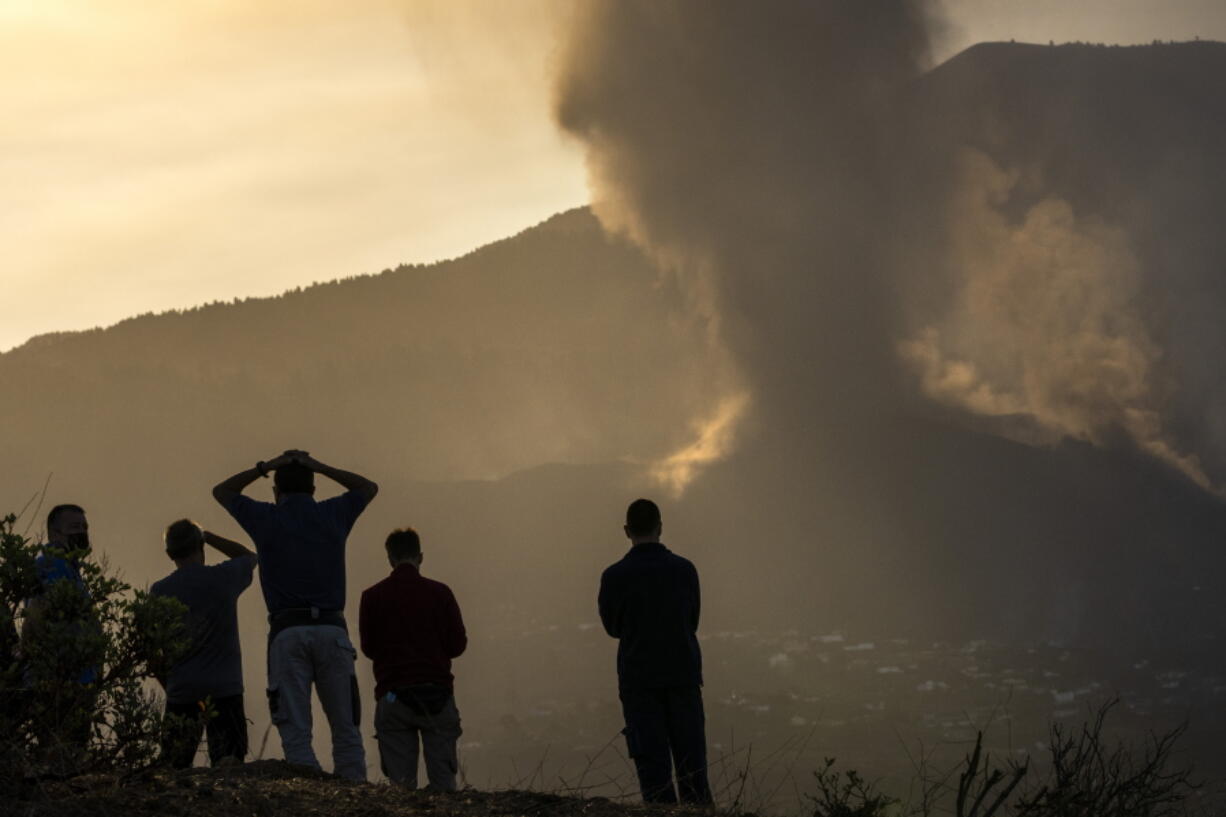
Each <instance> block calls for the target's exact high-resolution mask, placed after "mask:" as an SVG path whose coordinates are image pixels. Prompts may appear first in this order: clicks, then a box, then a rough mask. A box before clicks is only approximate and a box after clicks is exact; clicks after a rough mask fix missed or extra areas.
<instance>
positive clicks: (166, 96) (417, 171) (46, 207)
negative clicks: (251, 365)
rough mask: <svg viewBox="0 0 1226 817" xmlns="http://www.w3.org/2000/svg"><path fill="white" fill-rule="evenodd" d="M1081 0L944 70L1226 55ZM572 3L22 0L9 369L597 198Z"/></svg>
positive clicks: (1184, 33) (1171, 7) (959, 14)
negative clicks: (1120, 52) (1109, 56)
mask: <svg viewBox="0 0 1226 817" xmlns="http://www.w3.org/2000/svg"><path fill="white" fill-rule="evenodd" d="M1068 5H1069V4H1065V3H1058V2H1053V0H1036V2H1030V3H1019V2H1016V0H947V1H946V3H945V10H946V14H947V17H948V19H949V24H948V25H947V26H946V27H945V30H944V32H943V34H942V37H941V40H940V41H939V43H938V53H937V55H936V56H937V58H938V59H939V58H943V57H945V56H948V55H949V54H951V53H953V52H955V51H957V50H959V49H960V48H962V47H964V46H965V45H968V44H970V43H973V42H976V41H980V40H986V39H1008V38H1010V37H1016V38H1017V39H1019V40H1038V41H1046V40H1047V39H1056V40H1058V41H1062V40H1073V39H1089V40H1094V41H1106V42H1146V41H1148V40H1150V39H1153V38H1155V37H1159V38H1165V39H1191V38H1193V37H1195V36H1201V37H1202V38H1206V39H1210V38H1212V39H1226V10H1223V9H1222V8H1221V6H1222V4H1221V3H1219V2H1216V0H1179V1H1178V2H1167V3H1156V2H1152V0H1118V1H1117V2H1110V3H1108V2H1107V0H1094V1H1093V2H1089V1H1087V2H1085V3H1080V4H1076V6H1075V8H1073V9H1072V10H1070V9H1069V8H1067V6H1068ZM1108 6H1110V7H1111V13H1110V14H1104V13H1103V11H1104V9H1106V8H1107V7H1108ZM568 8H569V4H568V3H566V2H563V1H562V0H516V2H515V3H501V2H495V0H484V1H482V0H351V2H347V3H344V4H341V3H336V2H326V1H325V0H297V2H288V1H287V0H265V1H264V2H259V3H250V2H240V1H239V0H207V1H206V0H183V2H179V3H173V4H161V3H153V2H147V0H107V2H102V0H0V98H3V99H4V100H5V107H6V111H5V116H4V117H3V121H2V122H0V179H2V180H3V184H0V207H2V208H3V213H4V218H3V219H0V245H2V246H4V248H5V250H6V252H5V254H4V258H5V263H4V266H3V268H2V270H3V271H2V272H0V292H3V295H4V304H5V307H6V309H5V312H6V314H5V319H4V321H3V322H0V351H3V350H7V349H9V348H12V347H14V346H16V345H19V344H21V343H23V342H24V341H25V340H27V339H28V338H30V337H31V336H33V335H36V334H40V333H44V332H49V331H59V330H71V329H83V328H88V327H92V326H98V325H107V324H110V323H114V322H115V321H118V320H121V319H123V318H125V317H128V316H131V315H135V314H141V313H145V312H150V311H162V310H166V309H172V308H179V307H187V306H192V305H196V304H200V303H204V302H208V301H213V300H229V299H231V298H234V297H245V296H255V295H271V294H275V293H278V292H281V291H284V290H285V289H288V288H292V287H295V286H301V285H307V284H310V283H312V282H314V281H324V280H331V279H335V278H340V277H346V276H350V275H357V274H363V273H372V272H378V271H379V270H381V269H383V268H386V267H390V266H395V265H396V264H398V263H401V262H407V263H412V262H429V261H434V260H439V259H443V258H448V257H453V256H456V255H461V254H463V253H464V252H466V251H468V250H470V249H473V248H474V247H476V246H479V245H481V244H482V243H486V242H488V241H491V240H495V239H498V238H501V237H504V236H507V235H510V234H513V233H515V232H518V231H519V230H521V229H523V228H525V227H528V226H530V225H532V224H534V223H536V222H538V221H540V220H542V219H544V218H547V217H548V216H550V215H551V214H553V213H556V212H558V211H560V210H563V209H566V208H569V207H573V206H576V205H579V204H583V203H585V202H586V201H587V198H588V193H587V187H586V181H585V170H584V165H583V156H582V153H581V151H580V148H579V146H578V145H576V144H574V143H572V142H570V141H568V140H567V139H566V138H565V137H563V136H562V135H561V134H560V133H559V131H558V130H557V128H556V127H555V125H554V124H553V122H552V120H551V116H550V95H551V79H550V70H551V65H552V61H553V58H554V57H555V54H556V51H555V49H556V43H557V34H558V30H559V27H560V26H562V25H565V22H566V18H567V14H568Z"/></svg>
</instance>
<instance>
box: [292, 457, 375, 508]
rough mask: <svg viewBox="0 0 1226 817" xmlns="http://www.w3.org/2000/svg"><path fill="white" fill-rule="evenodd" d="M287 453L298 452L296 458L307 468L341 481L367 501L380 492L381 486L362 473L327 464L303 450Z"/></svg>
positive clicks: (345, 487) (347, 488) (337, 481)
mask: <svg viewBox="0 0 1226 817" xmlns="http://www.w3.org/2000/svg"><path fill="white" fill-rule="evenodd" d="M286 453H287V454H297V455H298V456H296V457H295V460H296V461H298V462H301V463H302V464H303V465H305V466H306V467H307V468H310V469H311V470H312V471H314V472H315V473H317V474H323V475H324V476H325V477H327V478H328V479H330V480H332V481H333V482H336V483H339V484H340V486H341V487H342V488H344V489H345V490H347V491H354V492H356V493H359V494H362V495H363V496H364V497H366V501H367V502H370V500H372V499H374V498H375V494H377V493H379V486H378V485H377V484H376V483H374V482H373V481H371V480H369V479H367V478H366V477H364V476H362V475H361V474H355V473H353V472H352V471H342V470H341V469H339V468H333V467H332V466H331V465H325V464H324V463H322V462H320V461H319V460H317V459H315V458H314V457H312V456H310V455H308V454H305V453H303V452H286Z"/></svg>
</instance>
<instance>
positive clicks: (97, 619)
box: [0, 515, 188, 791]
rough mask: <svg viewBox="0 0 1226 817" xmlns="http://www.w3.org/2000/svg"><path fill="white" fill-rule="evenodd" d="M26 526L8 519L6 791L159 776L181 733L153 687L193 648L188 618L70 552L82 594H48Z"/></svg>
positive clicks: (1, 685) (64, 588) (0, 536)
mask: <svg viewBox="0 0 1226 817" xmlns="http://www.w3.org/2000/svg"><path fill="white" fill-rule="evenodd" d="M15 523H16V517H14V516H11V515H10V516H7V517H5V518H4V519H3V520H0V791H5V790H7V791H11V790H13V789H14V788H16V787H19V786H21V785H22V784H23V783H28V782H29V781H31V780H37V779H38V778H41V777H47V776H57V777H63V776H71V775H75V774H81V773H85V772H107V771H119V772H123V773H126V772H131V771H135V770H140V769H143V768H145V767H147V766H149V765H150V764H152V763H154V762H156V760H157V756H158V752H159V745H160V743H161V740H162V737H163V735H164V733H165V730H166V729H167V728H168V726H169V725H170V724H169V722H168V721H167V719H166V718H164V716H163V714H162V706H161V702H160V696H158V695H157V694H156V693H155V692H154V691H153V690H151V689H150V684H149V681H148V679H149V678H150V677H151V676H154V675H158V674H161V673H162V672H164V671H165V669H166V668H167V667H169V666H171V665H172V664H173V662H174V661H175V660H177V659H178V658H179V657H180V656H181V655H182V653H183V651H184V650H185V649H186V648H187V644H188V638H187V633H186V623H185V622H186V619H185V613H186V608H185V607H184V606H183V605H182V604H181V603H180V602H178V601H176V600H174V599H167V598H161V597H155V596H150V595H149V594H148V593H145V592H143V591H141V590H133V589H132V588H131V587H129V586H128V585H127V584H125V583H124V582H122V581H120V580H119V579H118V578H117V577H115V576H113V575H110V574H109V573H108V571H107V570H106V568H105V566H104V565H100V564H98V563H97V562H95V561H93V560H92V559H91V558H90V557H89V556H88V554H69V556H70V557H72V558H74V559H75V560H76V562H77V564H78V567H79V571H80V575H81V579H82V586H78V585H77V584H76V583H75V582H72V581H65V580H61V581H55V582H52V583H51V584H50V585H49V586H48V587H47V588H45V589H44V588H43V587H42V583H41V581H40V579H39V573H38V567H37V563H36V559H37V556H38V552H39V548H38V546H37V545H35V544H33V543H32V542H30V541H28V540H27V539H26V538H25V537H23V536H21V535H20V534H18V533H17V532H16V530H15V528H14V525H15ZM38 596H41V599H40V601H39V603H38V605H37V610H36V611H35V610H34V609H33V608H32V607H31V606H30V604H29V603H28V600H29V599H32V598H35V597H38Z"/></svg>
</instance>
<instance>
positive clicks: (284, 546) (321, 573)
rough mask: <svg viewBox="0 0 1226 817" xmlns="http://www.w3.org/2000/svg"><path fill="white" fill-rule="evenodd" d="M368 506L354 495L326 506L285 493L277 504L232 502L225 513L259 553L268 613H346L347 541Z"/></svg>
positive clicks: (240, 498) (327, 502)
mask: <svg viewBox="0 0 1226 817" xmlns="http://www.w3.org/2000/svg"><path fill="white" fill-rule="evenodd" d="M365 507H366V500H365V498H363V497H362V496H361V495H360V494H357V493H355V492H353V491H348V492H346V493H343V494H341V495H340V496H335V497H332V498H331V499H325V500H323V501H316V499H315V497H313V496H311V495H310V494H307V493H287V494H285V495H284V496H282V497H281V498H280V501H278V502H261V501H259V500H256V499H252V498H250V497H247V496H243V495H242V494H239V495H238V496H236V497H234V498H233V499H232V500H231V502H230V503H229V504H228V505H227V506H226V510H228V511H230V513H231V515H232V516H233V517H234V519H235V520H236V521H237V522H238V523H239V524H240V525H241V526H242V527H243V529H244V530H245V531H247V533H248V535H250V536H251V540H252V541H253V542H254V543H255V545H256V551H257V552H258V553H259V557H260V568H261V570H260V588H261V590H262V591H263V594H264V601H265V603H266V604H267V605H268V609H269V611H280V610H295V609H310V608H312V607H314V608H316V609H318V610H331V611H335V610H342V609H344V606H345V597H344V592H343V588H344V586H345V542H346V539H347V538H348V536H349V532H350V530H351V529H352V528H353V524H354V522H355V521H357V518H358V516H359V515H360V514H361V513H362V510H363V509H364V508H365Z"/></svg>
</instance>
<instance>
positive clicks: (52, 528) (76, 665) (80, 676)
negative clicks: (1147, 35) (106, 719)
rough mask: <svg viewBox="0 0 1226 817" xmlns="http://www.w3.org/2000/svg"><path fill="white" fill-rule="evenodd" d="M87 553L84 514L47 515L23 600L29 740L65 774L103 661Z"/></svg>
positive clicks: (85, 729) (82, 738) (83, 739)
mask: <svg viewBox="0 0 1226 817" xmlns="http://www.w3.org/2000/svg"><path fill="white" fill-rule="evenodd" d="M89 552H90V542H89V522H88V520H86V518H85V510H84V509H83V508H82V507H81V506H80V505H73V504H63V505H56V506H55V507H54V508H52V509H51V511H50V512H49V513H48V514H47V542H46V544H45V545H44V546H43V548H42V552H41V553H40V554H39V556H38V557H37V559H36V560H35V566H36V568H37V571H38V580H39V592H38V593H37V594H36V595H35V596H33V597H32V598H30V599H27V600H26V610H25V617H24V622H23V625H22V632H21V642H22V647H21V649H22V653H23V655H24V657H25V659H26V665H27V671H26V682H27V683H28V684H29V685H30V697H29V698H28V700H29V701H30V703H31V704H32V705H33V707H34V711H35V713H36V717H37V718H38V719H39V721H40V722H39V723H37V724H35V733H36V734H37V736H38V742H39V744H40V745H41V746H42V747H43V750H44V756H45V757H46V758H47V759H48V760H49V762H51V763H52V764H53V766H57V767H60V769H59V770H62V771H65V772H69V771H71V770H72V767H73V764H74V762H75V759H76V758H77V757H79V756H80V755H81V754H83V752H84V751H85V749H86V747H87V746H88V744H89V739H90V734H91V732H92V720H93V710H94V703H95V701H96V700H97V695H98V693H97V689H96V687H95V683H96V681H97V680H98V669H99V666H98V665H99V663H100V662H101V659H102V645H101V643H100V637H101V624H100V623H99V621H98V619H97V615H96V613H95V611H94V609H93V603H92V601H91V600H90V598H89V591H88V589H87V588H86V585H85V580H84V578H83V577H82V575H81V560H82V559H84V558H85V557H86V556H87V555H88V554H89ZM61 582H67V583H68V584H69V586H70V587H71V588H72V591H71V592H70V593H67V594H63V595H59V597H58V598H59V602H58V603H57V605H56V608H57V609H54V610H53V609H52V603H51V601H50V599H49V594H50V593H52V592H53V591H54V590H56V586H57V585H58V584H60V583H61ZM57 592H58V591H57ZM51 642H55V643H51Z"/></svg>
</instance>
